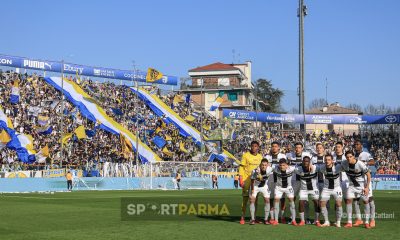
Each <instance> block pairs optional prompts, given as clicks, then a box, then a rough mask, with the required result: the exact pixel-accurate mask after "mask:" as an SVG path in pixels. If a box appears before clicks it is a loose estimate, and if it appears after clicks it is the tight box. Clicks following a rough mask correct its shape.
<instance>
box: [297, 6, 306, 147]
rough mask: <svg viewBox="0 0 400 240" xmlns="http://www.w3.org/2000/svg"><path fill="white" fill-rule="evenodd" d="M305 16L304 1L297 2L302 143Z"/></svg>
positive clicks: (304, 125) (304, 126)
mask: <svg viewBox="0 0 400 240" xmlns="http://www.w3.org/2000/svg"><path fill="white" fill-rule="evenodd" d="M306 15H307V7H306V6H305V5H304V0H299V8H298V10H297V17H298V18H299V114H302V115H303V141H304V142H305V136H306V116H305V111H304V109H305V107H304V102H305V96H304V16H306Z"/></svg>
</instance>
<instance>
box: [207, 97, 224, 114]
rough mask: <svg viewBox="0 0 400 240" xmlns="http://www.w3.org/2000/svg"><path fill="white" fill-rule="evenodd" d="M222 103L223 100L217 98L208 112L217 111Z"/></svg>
mask: <svg viewBox="0 0 400 240" xmlns="http://www.w3.org/2000/svg"><path fill="white" fill-rule="evenodd" d="M223 102H224V99H223V98H222V97H217V99H215V101H214V102H213V104H212V105H211V107H210V111H215V110H216V109H218V108H219V106H220V105H221V103H223Z"/></svg>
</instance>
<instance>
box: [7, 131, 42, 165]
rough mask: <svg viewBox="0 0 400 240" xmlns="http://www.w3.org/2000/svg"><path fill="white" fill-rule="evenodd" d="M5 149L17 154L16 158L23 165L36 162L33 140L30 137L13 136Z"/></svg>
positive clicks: (24, 135) (22, 135)
mask: <svg viewBox="0 0 400 240" xmlns="http://www.w3.org/2000/svg"><path fill="white" fill-rule="evenodd" d="M7 147H8V148H10V149H12V150H15V151H16V152H17V155H18V158H19V160H20V161H21V162H24V163H33V162H35V160H36V157H35V154H36V151H35V150H34V149H33V138H32V136H31V135H26V134H18V133H17V134H15V135H13V136H11V141H10V142H8V144H7Z"/></svg>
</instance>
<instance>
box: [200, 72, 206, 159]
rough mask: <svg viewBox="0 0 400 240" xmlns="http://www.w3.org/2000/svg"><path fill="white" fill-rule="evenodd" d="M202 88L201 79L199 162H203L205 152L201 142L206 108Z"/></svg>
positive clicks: (202, 80) (202, 82) (202, 141)
mask: <svg viewBox="0 0 400 240" xmlns="http://www.w3.org/2000/svg"><path fill="white" fill-rule="evenodd" d="M203 86H204V79H203V78H201V88H200V97H201V104H200V107H201V110H202V111H201V115H200V126H201V128H200V139H201V146H200V150H201V161H202V160H203V158H204V150H205V146H204V140H203V136H204V129H203V114H204V111H205V110H206V108H205V107H203ZM203 146H204V149H203Z"/></svg>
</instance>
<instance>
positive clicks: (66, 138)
mask: <svg viewBox="0 0 400 240" xmlns="http://www.w3.org/2000/svg"><path fill="white" fill-rule="evenodd" d="M71 137H72V133H65V134H64V135H63V138H62V140H61V143H62V144H63V145H65V144H66V143H67V142H68V140H69V139H70V138H71Z"/></svg>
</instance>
